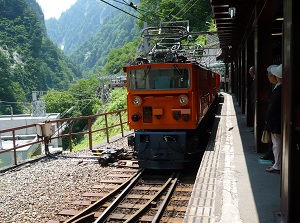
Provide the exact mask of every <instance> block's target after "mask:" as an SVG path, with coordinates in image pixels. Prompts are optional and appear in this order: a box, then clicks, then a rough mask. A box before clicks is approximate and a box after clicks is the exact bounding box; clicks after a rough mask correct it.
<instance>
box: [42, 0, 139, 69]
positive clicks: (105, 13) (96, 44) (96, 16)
mask: <svg viewBox="0 0 300 223" xmlns="http://www.w3.org/2000/svg"><path fill="white" fill-rule="evenodd" d="M106 2H108V3H109V4H105V3H104V2H101V1H97V0H77V2H76V3H75V4H73V5H72V6H71V8H70V9H68V10H67V11H66V12H64V13H62V15H61V17H60V18H59V19H58V20H57V19H55V18H51V19H48V20H46V21H45V24H46V27H47V33H48V36H49V38H50V39H51V40H52V41H53V42H54V43H56V44H57V46H58V47H60V48H61V49H62V50H63V51H64V52H65V53H66V54H67V55H68V56H70V58H71V59H72V60H73V61H74V62H75V63H76V64H78V65H79V67H80V68H81V70H82V71H83V72H84V73H90V74H91V73H93V72H97V71H99V69H101V67H103V66H104V65H105V63H106V62H107V57H108V54H109V52H110V51H111V50H112V49H115V48H119V47H122V46H123V45H124V44H126V43H128V42H131V41H134V40H136V39H137V38H138V37H139V34H140V30H139V28H138V27H137V25H136V18H135V17H133V16H130V15H129V14H132V15H136V14H137V13H136V12H135V10H134V9H133V8H132V7H130V6H129V5H128V4H125V1H124V2H123V3H122V4H120V2H121V1H119V3H118V1H106ZM138 2H139V1H133V4H138ZM117 8H119V9H121V10H123V11H121V10H119V9H117ZM125 12H127V13H125Z"/></svg>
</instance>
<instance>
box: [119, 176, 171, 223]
mask: <svg viewBox="0 0 300 223" xmlns="http://www.w3.org/2000/svg"><path fill="white" fill-rule="evenodd" d="M174 175H175V172H173V173H172V175H171V176H170V178H169V179H168V181H167V182H166V183H165V184H164V185H163V186H162V187H161V189H160V190H159V191H157V193H156V194H155V195H154V196H153V197H152V199H150V200H149V201H148V202H147V203H146V204H144V205H143V206H142V207H141V208H140V209H139V210H138V211H137V212H135V213H134V214H133V215H132V216H131V217H130V218H129V219H127V220H126V221H124V223H132V222H137V221H138V219H139V218H140V217H141V216H142V215H143V214H144V212H145V211H147V210H148V209H149V208H150V206H151V204H152V202H153V201H155V200H157V198H158V197H159V196H161V195H162V193H163V192H164V191H165V190H166V189H167V187H168V186H169V184H170V183H171V182H172V180H173V178H174Z"/></svg>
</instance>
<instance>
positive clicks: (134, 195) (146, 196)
mask: <svg viewBox="0 0 300 223" xmlns="http://www.w3.org/2000/svg"><path fill="white" fill-rule="evenodd" d="M152 197H153V195H140V194H129V195H128V196H127V197H126V198H129V199H147V200H148V199H151V198H152Z"/></svg>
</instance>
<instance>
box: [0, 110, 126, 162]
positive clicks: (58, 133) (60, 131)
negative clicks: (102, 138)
mask: <svg viewBox="0 0 300 223" xmlns="http://www.w3.org/2000/svg"><path fill="white" fill-rule="evenodd" d="M101 116H104V120H105V126H104V127H101V128H99V129H94V130H92V122H93V120H95V119H97V118H99V117H101ZM108 116H112V117H113V116H115V117H114V119H113V120H114V123H113V124H109V123H108ZM116 117H117V118H116ZM76 120H87V130H86V131H82V132H72V123H73V122H74V121H76ZM47 122H48V123H56V124H57V126H59V127H58V128H57V129H56V130H55V134H54V135H53V137H51V139H58V138H65V137H68V138H69V148H70V151H71V152H72V148H73V146H72V137H73V136H75V135H85V134H88V136H89V149H90V150H92V148H93V138H92V134H93V133H96V132H99V131H105V134H106V141H107V143H109V138H110V136H109V129H110V128H115V127H118V126H120V130H121V134H122V137H124V128H123V125H125V124H126V125H127V110H126V109H121V110H117V111H113V112H107V113H102V114H96V115H89V116H80V117H72V118H65V119H58V120H51V121H47ZM36 125H37V124H30V125H24V126H19V127H16V128H11V129H5V130H0V135H1V134H3V133H9V132H11V136H12V142H13V143H12V144H13V146H12V148H8V149H4V150H0V154H2V153H7V152H11V151H13V153H14V165H18V160H17V149H19V148H22V147H26V146H30V145H34V144H37V143H42V142H44V140H43V139H42V138H39V137H37V139H36V141H33V142H30V143H25V144H22V145H17V144H16V141H17V138H18V137H17V131H18V130H22V129H28V128H36ZM66 128H68V129H69V132H68V133H64V130H65V129H66Z"/></svg>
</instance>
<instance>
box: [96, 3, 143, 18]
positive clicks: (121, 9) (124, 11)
mask: <svg viewBox="0 0 300 223" xmlns="http://www.w3.org/2000/svg"><path fill="white" fill-rule="evenodd" d="M99 1H102V2H104V3H106V4H108V5H110V6H111V7H113V8H115V9H118V10H120V11H122V12H124V13H126V14H128V15H130V16H132V17H134V18H136V19H139V20H141V21H144V22H147V21H145V20H143V19H141V18H139V17H137V16H135V15H133V14H131V13H129V12H126V11H125V10H123V9H121V8H119V7H117V6H114V5H113V4H111V3H109V2H107V1H104V0H99ZM114 1H116V2H119V1H117V0H114ZM119 3H120V2H119ZM122 4H123V3H122ZM127 5H128V6H130V5H129V4H127Z"/></svg>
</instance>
